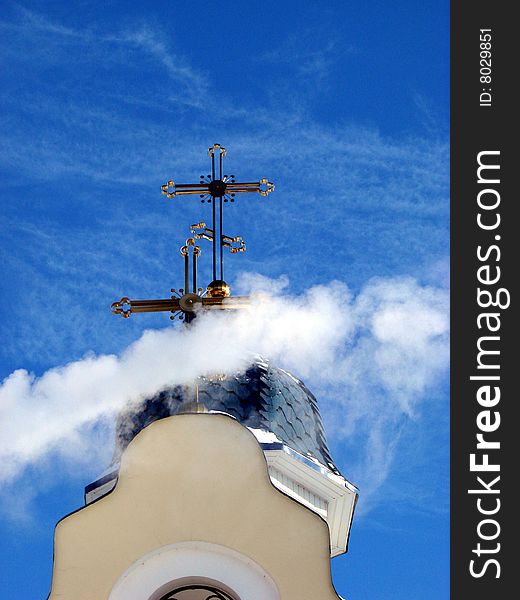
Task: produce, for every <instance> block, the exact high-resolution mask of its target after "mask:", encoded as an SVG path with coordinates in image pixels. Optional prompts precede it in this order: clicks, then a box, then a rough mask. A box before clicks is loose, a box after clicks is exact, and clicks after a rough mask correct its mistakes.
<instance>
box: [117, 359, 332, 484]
mask: <svg viewBox="0 0 520 600" xmlns="http://www.w3.org/2000/svg"><path fill="white" fill-rule="evenodd" d="M197 383H198V401H197V400H196V386H192V387H183V386H176V387H172V388H169V389H166V390H163V391H162V392H160V393H158V394H157V395H155V396H154V397H153V398H149V399H146V400H144V401H142V402H140V403H139V404H136V405H135V404H134V405H133V406H132V407H130V408H128V409H126V410H125V411H124V412H123V413H121V414H120V415H119V418H118V421H117V425H116V449H115V455H114V462H117V461H118V460H119V457H120V455H121V453H122V452H123V450H124V449H125V448H126V447H127V446H128V444H129V443H130V441H131V440H132V439H133V438H134V437H135V436H136V435H137V434H138V433H139V432H140V431H141V430H142V429H143V428H144V427H146V426H147V425H149V424H150V423H153V422H154V421H156V420H158V419H164V418H165V417H169V416H172V415H176V414H180V413H186V412H198V411H199V412H200V411H201V410H202V411H204V412H208V411H209V412H211V411H218V412H224V413H227V414H229V415H231V416H233V417H235V418H236V419H237V420H238V421H239V422H240V423H242V425H245V426H246V427H249V428H251V429H260V430H263V431H268V432H272V433H273V434H275V436H276V437H277V438H278V439H279V440H280V441H281V442H283V443H284V444H286V445H287V446H289V447H290V448H292V449H293V450H296V451H297V452H299V453H300V454H302V455H303V456H306V457H308V458H311V459H314V460H317V461H318V462H319V463H321V464H322V465H323V466H325V467H327V468H328V469H330V470H331V471H333V472H334V473H338V470H337V469H336V467H335V465H334V463H333V461H332V458H331V455H330V452H329V449H328V447H327V442H326V439H325V433H324V429H323V423H322V420H321V416H320V413H319V410H318V404H317V401H316V398H315V397H314V396H313V394H312V393H311V392H310V391H309V390H308V389H307V388H306V387H305V385H304V384H303V383H302V382H301V381H300V380H299V379H297V378H296V377H294V376H293V375H291V374H290V373H288V372H287V371H284V370H283V369H280V368H278V367H275V366H273V365H271V364H270V363H269V362H268V361H266V360H264V359H262V358H256V359H255V361H254V362H253V363H252V364H251V366H250V367H249V368H247V369H246V370H245V371H244V372H243V373H237V374H236V375H231V376H230V375H228V376H222V377H211V378H209V377H201V378H200V379H199V380H198V381H197Z"/></svg>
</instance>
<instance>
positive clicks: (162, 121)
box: [0, 1, 449, 600]
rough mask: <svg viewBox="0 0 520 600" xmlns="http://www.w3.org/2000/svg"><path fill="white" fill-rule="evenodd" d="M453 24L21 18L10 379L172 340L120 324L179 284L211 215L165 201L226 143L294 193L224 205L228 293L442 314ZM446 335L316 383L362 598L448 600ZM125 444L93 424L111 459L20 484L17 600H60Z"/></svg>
mask: <svg viewBox="0 0 520 600" xmlns="http://www.w3.org/2000/svg"><path fill="white" fill-rule="evenodd" d="M448 15H449V12H448V3H447V2H438V1H436V2H433V1H432V2H422V3H415V2H405V1H399V2H394V3H390V2H365V3H355V2H349V1H342V2H327V3H315V4H314V5H311V4H310V3H308V5H304V4H302V3H301V2H300V3H298V2H291V1H278V2H270V1H267V2H262V3H259V2H249V1H245V2H240V3H239V4H238V3H231V2H227V3H226V2H224V3H222V2H221V3H218V4H215V3H210V2H197V1H196V2H190V3H188V2H161V1H157V2H154V3H150V5H149V6H146V7H144V6H143V4H142V3H137V2H133V3H128V2H110V1H107V2H104V3H103V7H102V8H101V6H100V5H98V4H93V3H89V2H75V3H73V4H71V3H65V2H51V1H47V2H37V1H34V2H25V3H23V2H22V3H10V2H7V3H5V8H4V10H3V11H2V16H1V17H0V40H1V41H0V52H1V57H2V58H1V60H2V71H1V74H0V77H1V86H0V88H1V91H0V103H1V111H0V121H1V127H0V178H1V190H2V191H1V194H2V203H1V205H2V211H1V216H0V219H1V224H2V231H3V235H2V240H1V242H0V243H1V248H2V249H1V252H2V261H1V269H2V279H3V282H4V285H3V286H2V287H1V289H0V302H1V304H0V305H1V306H2V309H3V310H2V312H3V316H4V318H3V319H2V320H1V323H0V335H1V340H2V344H1V347H0V369H1V375H2V378H6V377H8V376H9V375H10V374H11V373H12V372H13V371H14V370H15V369H19V368H24V369H26V370H27V371H28V372H30V373H34V374H35V376H37V377H38V376H41V375H42V374H43V373H45V372H46V371H47V370H48V369H50V368H53V367H56V366H59V365H65V364H67V363H68V362H70V361H72V360H78V359H81V358H82V357H84V356H85V355H86V354H87V353H94V354H96V355H99V354H107V353H120V352H121V351H122V350H123V349H124V348H125V347H126V346H128V344H130V343H132V342H133V341H135V340H136V339H138V338H139V336H140V335H141V333H142V332H143V331H144V330H145V329H150V328H152V329H161V328H163V327H166V326H168V323H167V322H166V321H167V318H166V317H162V316H161V315H143V316H142V318H131V319H129V320H125V321H123V320H122V319H118V318H116V317H113V316H112V315H111V314H110V311H109V310H108V307H109V305H110V303H111V302H112V301H114V300H116V299H118V298H120V297H121V296H122V295H125V294H128V295H131V296H133V297H164V296H166V295H167V293H168V291H169V288H170V287H172V286H173V287H179V286H180V285H181V283H180V278H181V262H180V259H178V258H177V248H178V246H179V245H180V243H181V242H182V241H183V239H184V238H185V237H186V234H187V233H188V229H187V226H188V225H189V224H190V223H194V222H196V221H199V220H200V219H201V218H202V217H204V216H205V217H206V218H207V215H204V213H203V205H200V204H198V203H197V202H189V201H184V200H181V199H178V200H177V201H175V202H172V201H168V200H166V199H165V198H164V197H163V196H161V195H160V193H159V189H160V185H161V184H162V183H164V182H165V181H166V180H167V179H170V178H173V179H175V180H176V181H183V182H188V181H198V176H199V175H200V174H202V173H207V172H208V170H207V169H208V159H207V157H206V155H205V153H206V149H207V148H208V146H210V145H211V144H213V143H214V142H219V143H221V144H222V145H224V146H226V147H227V148H228V151H229V154H228V157H227V158H226V161H227V165H229V171H230V172H232V173H234V174H235V175H236V176H237V178H238V179H243V180H251V179H252V178H253V179H257V178H259V177H264V176H267V177H269V178H270V179H271V180H272V181H275V183H276V191H275V193H274V194H272V195H271V196H269V197H268V198H267V199H266V200H262V199H261V198H260V197H251V198H244V199H241V200H240V201H239V202H237V203H236V205H235V206H233V207H230V209H229V210H228V215H227V216H226V218H227V220H228V221H227V222H228V223H229V228H230V231H229V233H230V234H233V235H235V234H242V235H243V237H244V238H245V239H246V242H247V247H248V251H247V253H246V254H244V255H239V256H237V257H235V258H234V259H233V263H232V264H230V266H229V273H230V282H231V283H233V281H234V279H235V278H237V277H238V276H239V275H240V273H242V274H243V273H259V274H261V275H264V276H266V277H269V278H271V279H275V280H276V279H277V278H280V277H282V276H284V275H287V276H288V278H289V286H288V290H289V291H290V293H291V294H295V295H298V294H301V293H303V292H304V291H305V290H306V289H307V288H309V287H312V286H317V285H329V284H330V282H331V281H333V280H339V281H340V282H343V283H344V284H345V285H347V286H348V288H349V290H350V293H351V294H352V297H353V298H354V299H357V300H353V301H352V307H353V308H352V310H353V314H356V315H359V314H360V312H363V307H364V306H365V307H366V305H367V303H368V304H370V303H371V302H372V303H376V301H377V302H379V301H380V300H381V298H382V297H383V296H384V297H385V298H388V296H389V295H392V294H397V295H398V296H399V298H402V297H403V296H405V295H406V298H407V299H408V300H407V302H408V301H409V299H410V298H412V299H413V298H415V299H419V300H418V301H420V302H421V303H422V304H421V306H422V307H427V308H431V309H432V310H436V311H438V310H441V309H440V308H439V307H443V306H444V304H443V302H444V301H443V298H444V297H445V292H446V287H447V277H448V275H447V264H448V253H449V246H448V244H449V236H448V234H449V230H448V227H449V224H448V193H449V176H448V173H449V144H448V133H449V129H448V127H449V105H448V97H449V88H448V82H449V79H448V75H449V21H448ZM203 268H204V269H206V270H205V271H203V273H202V277H203V278H204V276H205V275H207V274H208V273H209V268H208V263H207V262H206V263H205V267H203ZM243 277H244V275H242V278H243ZM374 278H379V279H376V280H374ZM374 281H376V282H377V281H379V282H381V281H383V282H384V289H383V288H382V287H381V285H380V286H379V287H377V284H374ZM371 282H372V283H371ZM374 286H375V287H374ZM396 290H397V291H396ZM399 294H400V295H399ZM374 299H376V300H374ZM406 306H410V305H409V304H406ZM425 310H426V309H425ZM385 314H386V313H385ZM421 314H422V313H421ZM383 316H384V315H383ZM334 318H335V317H334V315H331V319H332V320H333V319H334ZM399 322H400V321H399ZM384 325H385V327H384V335H386V336H388V335H389V334H388V332H389V331H390V329H391V328H390V329H389V328H388V326H387V324H386V322H385V324H384ZM432 327H433V326H432ZM405 328H406V324H405ZM411 329H412V330H414V331H415V332H416V331H417V327H411ZM434 330H435V328H433V330H431V331H430V330H428V331H429V333H428V334H425V336H426V337H427V344H426V342H425V344H423V345H422V346H421V352H422V354H421V353H418V354H417V353H416V354H414V356H415V359H414V360H412V358H411V357H410V356H407V357H405V358H406V360H405V359H404V358H403V360H402V363H395V361H394V359H393V358H392V356H390V358H388V356H387V355H385V356H384V357H383V358H382V359H381V353H380V352H379V351H380V350H381V348H379V346H377V348H376V350H377V352H379V354H378V355H377V357H376V358H377V360H376V361H375V362H374V364H377V365H379V364H385V365H386V366H387V367H388V370H389V371H391V372H392V377H391V379H392V381H389V379H388V377H386V376H385V378H382V377H379V375H378V376H376V375H375V374H374V372H373V370H374V369H373V367H371V366H370V365H367V361H368V362H370V357H371V356H373V355H372V354H370V353H371V352H374V348H375V346H374V345H373V343H372V341H373V340H372V339H371V338H370V337H363V335H361V334H360V339H361V341H360V342H359V343H358V345H357V346H356V349H357V350H356V352H352V353H351V355H350V358H351V360H350V362H347V363H346V364H348V371H349V373H350V376H349V377H350V378H349V379H346V380H341V381H340V382H339V384H337V385H331V386H326V385H323V382H320V381H319V379H318V378H315V377H314V375H313V372H312V369H311V370H310V371H309V377H310V379H309V378H306V377H304V379H305V380H306V382H307V383H308V384H309V387H311V388H312V389H313V390H314V391H315V392H316V394H317V395H318V397H319V399H321V401H322V412H323V414H324V418H325V422H326V427H327V431H328V433H329V443H330V446H331V448H332V451H333V455H334V457H335V460H336V463H337V464H338V465H339V466H340V468H342V470H343V471H344V472H345V474H346V475H347V476H349V477H350V478H351V479H353V481H354V482H355V483H357V484H358V485H359V487H360V488H361V500H360V507H359V508H360V510H359V514H358V515H357V516H356V519H355V521H354V526H353V529H352V534H351V541H350V551H349V553H348V555H346V556H343V557H340V558H336V559H334V560H333V561H332V567H333V576H334V583H335V585H336V588H337V590H338V592H339V593H340V594H341V595H342V596H344V597H346V598H348V599H349V600H368V599H370V600H379V599H381V600H393V599H396V600H397V599H399V600H408V599H410V600H411V599H415V598H417V597H421V598H423V599H425V600H429V599H432V600H433V599H435V600H438V599H439V598H447V597H448V559H449V555H448V548H449V545H448V533H449V530H448V528H449V512H448V491H449V490H448V483H449V482H448V458H449V455H448V383H447V370H446V368H445V364H444V362H443V360H441V359H439V360H438V361H437V360H434V359H433V358H432V355H435V356H436V355H443V353H444V352H445V338H442V339H441V337H442V336H440V335H437V334H436V333H435V331H434ZM432 331H433V333H432ZM394 334H395V332H393V333H392V335H394ZM437 338H439V339H437ZM424 339H426V338H424ZM421 340H423V338H421ZM423 341H424V340H423ZM414 343H416V341H415V342H414ZM421 344H422V341H421ZM423 346H424V347H423ZM413 347H414V348H416V347H417V346H413ZM383 350H384V349H383ZM367 357H369V358H368V359H367ZM417 357H418V358H417ZM380 359H381V360H383V362H381V360H380ZM378 361H379V362H378ZM385 361H386V362H385ZM392 361H394V362H392ZM401 364H404V365H406V367H407V369H408V370H406V369H405V370H406V372H404V373H402V372H400V369H399V366H400V365H401ZM302 369H303V367H302ZM293 370H294V369H293ZM297 374H299V375H301V376H302V377H303V376H304V375H305V373H304V372H303V371H302V372H300V373H297ZM354 374H355V375H354ZM408 380H412V383H411V384H410V385H409V386H408V387H407V385H405V384H404V383H403V381H408ZM396 382H397V383H396ZM341 386H343V387H341ZM345 386H346V387H345ZM342 390H346V392H345V393H346V395H347V396H349V400H348V402H347V401H345V402H342V401H339V400H338V396H339V395H341V394H342ZM396 407H397V408H396ZM376 413H378V414H379V415H381V414H383V415H384V416H385V418H384V419H383V418H381V419H376V418H375V414H376ZM9 414H14V413H9ZM13 428H15V425H13ZM108 429H109V426H108ZM106 430H107V425H106V423H105V424H101V425H99V424H95V423H94V424H91V426H90V429H89V436H90V437H89V440H90V442H92V440H95V441H97V442H99V444H98V445H99V447H97V446H96V444H93V445H91V446H89V452H90V456H89V460H84V461H80V462H78V461H77V460H76V459H75V457H74V456H72V454H73V453H72V452H71V456H66V455H65V456H63V455H59V456H58V455H56V453H53V452H49V453H44V454H43V455H41V456H38V457H37V459H35V460H31V461H28V463H27V464H26V466H25V467H24V468H23V469H21V470H20V471H19V472H17V473H16V475H14V476H12V477H11V478H10V479H9V480H8V481H7V482H6V483H5V485H4V487H3V489H4V491H3V492H2V494H0V511H1V524H0V555H1V557H2V560H1V561H0V565H1V566H0V571H2V576H1V579H2V582H3V589H4V590H5V597H6V598H16V599H20V600H25V599H29V598H31V599H32V598H44V597H46V594H47V592H48V588H49V583H50V575H51V565H52V535H53V528H54V524H55V523H56V521H57V520H58V519H59V518H61V517H62V516H63V515H64V514H66V513H68V512H70V511H72V510H74V509H76V508H77V507H78V506H80V505H81V503H82V491H83V485H84V484H86V483H88V482H89V481H91V480H92V479H93V478H94V477H96V476H97V475H98V474H99V472H100V471H102V470H103V468H104V467H105V466H106V456H107V452H108V450H106V448H108V446H109V445H110V438H109V433H108V434H107V431H106ZM107 435H108V437H107ZM100 448H101V449H100ZM65 454H66V453H65ZM108 454H109V452H108ZM104 461H105V462H104ZM376 472H377V473H376ZM377 474H378V476H376V475H377ZM364 493H365V500H363V494H364ZM363 503H364V504H363ZM28 564H29V565H30V569H28V568H27V565H28Z"/></svg>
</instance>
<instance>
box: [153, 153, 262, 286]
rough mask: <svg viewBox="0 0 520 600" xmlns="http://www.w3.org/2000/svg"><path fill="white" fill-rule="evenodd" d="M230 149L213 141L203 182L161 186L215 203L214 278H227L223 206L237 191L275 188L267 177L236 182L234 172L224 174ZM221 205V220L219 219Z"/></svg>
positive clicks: (170, 194)
mask: <svg viewBox="0 0 520 600" xmlns="http://www.w3.org/2000/svg"><path fill="white" fill-rule="evenodd" d="M215 154H218V166H219V168H218V171H219V173H218V178H217V174H216V157H215ZM226 154H227V150H226V149H225V148H223V147H222V146H221V145H220V144H213V146H211V148H208V156H209V157H210V158H211V174H210V175H207V176H204V175H201V176H200V182H199V183H175V182H174V181H168V182H166V183H165V184H164V185H163V186H161V192H162V193H163V194H164V195H165V196H166V197H167V198H175V197H176V196H185V195H198V196H199V197H200V198H201V202H203V203H204V202H208V203H209V204H211V205H212V240H211V241H212V244H213V280H217V279H219V280H221V281H223V280H224V256H223V247H224V245H225V244H224V242H225V241H226V240H225V239H224V237H225V236H223V233H222V223H223V205H224V203H226V202H234V201H235V196H236V194H247V193H250V192H256V193H259V194H260V195H261V196H267V194H270V193H271V192H272V191H274V184H273V183H271V182H270V181H268V180H267V179H265V178H263V179H260V180H259V181H256V182H245V183H241V182H236V181H235V176H234V175H224V174H223V165H222V162H223V159H224V157H225V156H226ZM217 204H218V219H217ZM217 246H218V249H219V261H218V262H219V267H220V273H219V276H218V277H217Z"/></svg>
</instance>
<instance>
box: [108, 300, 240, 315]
mask: <svg viewBox="0 0 520 600" xmlns="http://www.w3.org/2000/svg"><path fill="white" fill-rule="evenodd" d="M200 304H202V307H203V308H206V309H212V310H213V309H220V310H233V309H239V308H246V307H248V306H249V305H250V301H249V297H248V296H234V297H229V298H201V299H200ZM111 310H112V312H113V313H114V314H115V315H121V316H122V317H124V318H125V319H126V318H128V317H129V316H130V314H132V313H146V312H167V311H168V312H174V311H179V310H180V311H182V310H183V309H182V308H181V298H168V299H158V300H130V299H129V298H121V300H119V301H118V302H114V303H113V304H112V306H111ZM183 312H185V311H183Z"/></svg>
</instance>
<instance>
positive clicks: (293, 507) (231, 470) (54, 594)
mask: <svg viewBox="0 0 520 600" xmlns="http://www.w3.org/2000/svg"><path fill="white" fill-rule="evenodd" d="M182 542H206V543H207V544H214V545H218V546H221V547H225V548H228V549H230V551H231V552H236V553H238V554H239V555H241V556H243V557H247V558H248V559H250V560H251V561H253V563H256V564H257V565H258V566H259V567H260V569H262V570H263V571H265V572H266V573H267V574H268V576H269V577H270V578H271V579H272V580H273V581H274V582H275V584H276V586H277V588H278V591H279V595H280V598H281V599H282V600H316V599H317V598H319V599H320V600H329V599H330V600H333V599H334V600H337V598H338V596H337V594H336V592H335V590H334V587H333V585H332V580H331V574H330V558H329V556H330V554H329V534H328V529H327V524H326V523H325V521H324V520H323V519H321V518H320V516H318V515H317V514H315V513H313V512H312V511H311V510H309V509H307V508H305V507H304V506H302V505H300V504H298V503H297V502H295V501H294V500H292V499H290V498H288V497H287V496H285V495H284V494H282V493H281V492H280V491H278V490H277V489H276V488H275V487H274V486H273V485H272V483H271V481H270V479H269V475H268V471H267V465H266V461H265V457H264V454H263V452H262V450H261V448H260V446H259V444H258V442H257V441H256V439H255V437H254V436H253V435H252V433H251V432H250V431H249V430H248V429H246V428H245V427H243V426H242V425H240V424H239V423H238V422H236V421H235V420H234V419H232V418H231V417H227V416H225V415H215V414H189V415H188V414H186V415H177V416H174V417H169V418H167V419H161V420H159V421H156V422H154V423H153V424H151V425H150V426H148V427H146V428H145V429H144V430H143V431H141V432H140V433H139V435H138V436H137V437H136V438H134V440H133V441H132V442H131V443H130V445H129V446H128V448H127V450H126V451H125V453H124V455H123V457H122V461H121V469H120V475H119V480H118V483H117V485H116V487H115V489H114V490H113V491H112V492H111V493H110V494H108V495H107V496H105V497H103V498H101V499H100V500H98V501H96V502H94V503H93V504H91V505H89V506H86V507H85V508H83V509H81V510H79V511H77V512H75V513H73V514H71V515H69V516H68V517H66V518H64V519H63V520H62V521H60V522H59V523H58V525H57V527H56V532H55V547H54V554H55V558H54V569H53V578H52V588H51V593H50V596H49V599H50V600H58V599H60V600H94V599H95V600H108V599H109V596H110V594H111V591H112V590H113V588H114V586H115V585H116V583H117V582H118V580H120V578H121V576H122V575H123V574H124V573H125V572H127V571H128V570H129V569H132V568H133V567H132V565H135V564H139V561H140V560H142V559H143V557H145V556H147V555H150V553H156V552H157V550H158V549H159V548H162V547H168V546H171V545H174V544H180V543H182ZM208 547H209V546H208ZM174 571H175V569H173V568H172V572H174ZM220 580H221V581H222V582H223V583H226V573H225V572H223V573H222V578H221V579H220ZM251 597H252V598H254V597H255V596H254V594H253V595H252V596H251ZM127 600H150V598H143V597H142V596H141V595H137V594H136V597H135V599H134V598H127ZM258 600H261V599H260V598H259V599H258Z"/></svg>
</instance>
